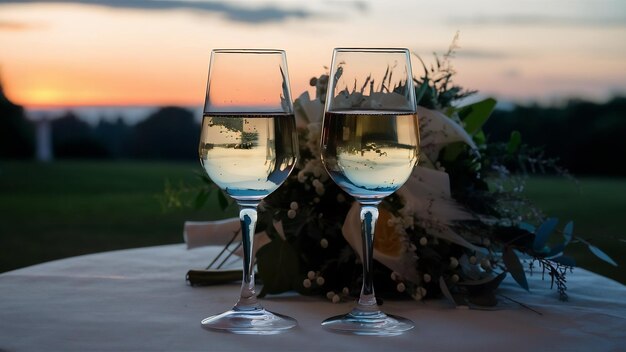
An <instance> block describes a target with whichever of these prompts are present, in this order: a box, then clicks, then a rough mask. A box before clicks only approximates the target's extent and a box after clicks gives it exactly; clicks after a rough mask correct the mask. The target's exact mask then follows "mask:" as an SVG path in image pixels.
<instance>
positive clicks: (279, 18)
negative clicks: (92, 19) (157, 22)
mask: <svg viewBox="0 0 626 352" xmlns="http://www.w3.org/2000/svg"><path fill="white" fill-rule="evenodd" d="M9 3H17V4H24V3H46V4H83V5H94V6H103V7H109V8H118V9H137V10H147V11H158V10H193V11H202V12H207V13H217V14H221V15H222V16H224V17H225V18H227V19H228V20H231V21H233V22H243V23H252V24H259V23H272V22H283V21H286V20H288V19H291V18H308V17H312V16H314V15H315V14H314V13H312V12H311V11H308V10H304V9H287V8H282V7H277V6H274V5H263V6H259V7H250V6H244V5H243V4H241V3H235V2H229V1H194V0H158V1H155V0H127V1H121V0H91V1H88V0H0V5H1V4H9Z"/></svg>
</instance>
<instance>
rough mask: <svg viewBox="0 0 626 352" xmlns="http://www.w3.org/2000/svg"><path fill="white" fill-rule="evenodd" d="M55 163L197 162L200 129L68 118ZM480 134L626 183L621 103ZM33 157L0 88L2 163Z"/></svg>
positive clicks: (191, 123) (29, 128)
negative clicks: (518, 142) (514, 137)
mask: <svg viewBox="0 0 626 352" xmlns="http://www.w3.org/2000/svg"><path fill="white" fill-rule="evenodd" d="M51 129H52V149H53V154H54V157H55V158H56V159H65V158H101V159H121V158H132V159H166V160H195V159H196V158H197V147H198V139H199V133H200V126H199V125H198V123H197V122H196V120H195V119H194V116H193V113H192V112H191V111H189V110H186V109H183V108H179V107H163V108H161V109H159V110H157V111H155V112H154V113H152V114H151V115H150V116H148V117H147V118H146V119H145V120H144V121H142V122H140V123H138V124H136V125H134V126H129V125H127V124H126V123H124V122H123V120H122V119H121V118H120V119H118V120H117V121H113V122H110V121H105V120H101V121H100V122H99V123H98V124H97V125H96V126H91V125H89V124H87V123H86V122H84V121H82V120H81V119H80V118H79V117H78V116H76V115H74V114H72V113H66V114H65V115H64V116H62V117H60V118H57V119H55V120H53V121H51ZM483 130H484V131H485V135H486V137H487V139H488V140H489V141H490V142H506V141H508V140H509V138H510V135H511V132H512V131H519V132H520V133H521V135H522V141H523V143H526V144H528V145H530V146H537V147H542V148H543V149H544V155H545V156H546V157H547V158H558V159H559V161H558V163H559V165H560V166H562V167H564V168H566V169H568V170H569V171H571V172H572V173H573V174H579V175H607V176H626V167H623V166H622V163H621V160H622V158H623V156H624V155H626V97H616V98H613V99H612V100H610V101H608V102H606V103H594V102H589V101H583V100H570V101H569V102H567V103H566V104H564V105H563V106H540V105H530V106H516V107H514V108H513V109H511V110H496V111H495V112H494V113H493V114H492V116H491V117H490V119H489V121H487V123H486V124H485V126H484V128H483ZM34 153H35V126H34V124H33V122H31V121H30V120H28V119H27V118H26V117H25V112H24V109H23V108H22V107H21V106H18V105H15V104H13V103H11V102H10V101H9V100H8V99H7V98H6V97H5V96H4V94H2V89H1V86H0V158H2V159H7V158H9V159H16V158H21V159H28V158H33V157H34Z"/></svg>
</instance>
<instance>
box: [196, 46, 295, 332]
mask: <svg viewBox="0 0 626 352" xmlns="http://www.w3.org/2000/svg"><path fill="white" fill-rule="evenodd" d="M203 115H204V116H203V119H202V131H201V135H200V146H199V153H200V163H201V164H202V166H203V167H204V170H205V171H206V173H207V174H208V175H209V177H210V178H211V180H212V181H213V182H214V183H215V184H216V185H218V186H219V187H220V188H221V189H222V190H224V191H225V192H226V193H227V194H228V195H229V196H231V197H232V198H234V199H235V201H236V202H237V204H238V205H239V218H240V220H241V237H242V242H243V253H244V255H243V280H242V284H241V294H240V298H239V300H238V302H237V303H236V304H235V306H234V307H233V308H232V309H231V310H228V311H226V312H224V313H222V314H219V315H215V316H211V317H208V318H206V319H204V320H202V326H203V327H206V328H210V329H215V330H221V331H226V332H231V333H237V334H255V335H267V334H275V333H279V332H281V331H284V330H287V329H290V328H292V327H294V326H296V325H297V323H296V321H295V320H294V319H293V318H290V317H287V316H284V315H281V314H277V313H272V312H270V311H267V310H265V309H264V308H263V307H262V306H261V304H259V303H258V302H257V297H256V292H255V287H254V258H253V253H252V248H253V247H252V244H253V241H254V232H255V226H256V222H257V206H258V204H259V203H260V202H261V200H263V198H265V197H266V196H268V195H269V194H270V193H272V192H273V191H274V190H276V188H278V186H280V185H281V184H282V183H283V182H284V181H285V179H287V176H289V173H290V172H291V170H292V169H293V167H294V165H295V163H296V160H297V158H298V141H297V138H298V137H297V133H296V127H295V117H294V112H293V105H292V102H291V94H290V89H289V78H288V73H287V61H286V57H285V52H284V51H283V50H269V49H215V50H213V51H211V61H210V65H209V78H208V82H207V92H206V100H205V104H204V114H203Z"/></svg>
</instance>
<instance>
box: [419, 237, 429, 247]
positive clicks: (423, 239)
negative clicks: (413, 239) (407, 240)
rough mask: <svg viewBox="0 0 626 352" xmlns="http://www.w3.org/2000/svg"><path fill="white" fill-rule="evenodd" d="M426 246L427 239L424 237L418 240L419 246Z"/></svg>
mask: <svg viewBox="0 0 626 352" xmlns="http://www.w3.org/2000/svg"><path fill="white" fill-rule="evenodd" d="M427 244H428V239H427V238H426V237H422V238H420V245H422V246H425V245H427Z"/></svg>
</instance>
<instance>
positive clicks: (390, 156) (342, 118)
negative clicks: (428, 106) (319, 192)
mask: <svg viewBox="0 0 626 352" xmlns="http://www.w3.org/2000/svg"><path fill="white" fill-rule="evenodd" d="M327 94H328V95H327V98H326V105H325V114H324V121H323V125H322V138H321V149H322V162H323V164H324V166H325V167H326V170H327V171H328V173H329V174H330V176H331V178H332V179H333V181H334V182H335V183H337V184H338V185H339V186H340V187H341V188H342V189H343V190H344V191H346V192H347V193H349V194H350V195H352V196H353V197H354V198H355V199H356V201H358V202H359V203H360V205H361V223H362V238H363V250H362V262H363V286H362V289H361V295H360V297H359V301H358V303H357V306H356V307H355V308H354V309H353V310H352V311H351V312H349V313H347V314H344V315H339V316H336V317H332V318H329V319H327V320H325V321H324V322H323V323H322V326H324V327H325V328H327V329H329V330H333V331H338V332H344V333H352V334H357V335H375V336H390V335H399V334H401V333H403V332H405V331H407V330H410V329H412V328H413V326H414V325H413V323H412V322H411V321H410V320H408V319H405V318H402V317H397V316H392V315H388V314H385V313H384V312H382V311H381V310H380V309H379V307H378V305H377V304H376V297H375V294H374V283H373V277H372V260H373V242H374V230H375V227H376V220H377V219H378V204H379V203H380V202H381V201H382V199H383V198H384V197H386V196H388V195H390V194H392V193H393V192H395V191H396V190H397V189H398V188H400V187H401V186H402V185H403V184H404V182H406V180H407V179H408V178H409V176H410V175H411V171H412V170H413V167H414V166H415V164H416V163H417V160H418V157H419V130H418V123H417V114H416V109H417V106H416V102H415V93H414V88H413V78H412V75H411V63H410V55H409V52H408V50H407V49H362V48H356V49H350V48H338V49H335V50H334V52H333V61H332V65H331V72H330V82H329V87H328V92H327Z"/></svg>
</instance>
